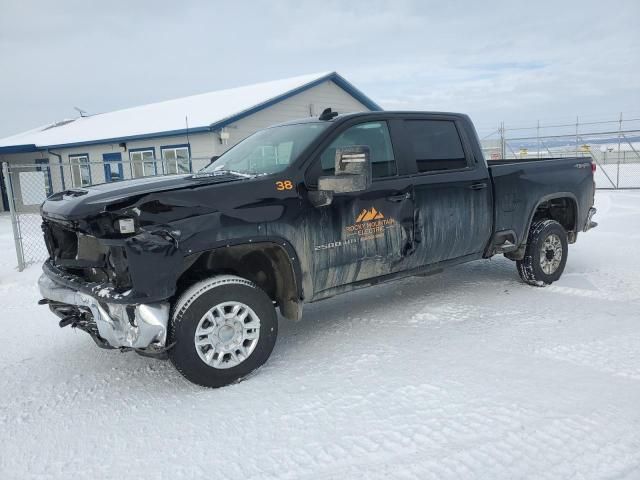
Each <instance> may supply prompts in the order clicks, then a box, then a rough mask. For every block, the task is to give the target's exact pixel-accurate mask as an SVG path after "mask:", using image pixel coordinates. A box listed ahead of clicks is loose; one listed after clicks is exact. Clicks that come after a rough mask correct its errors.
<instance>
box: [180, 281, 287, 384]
mask: <svg viewBox="0 0 640 480" xmlns="http://www.w3.org/2000/svg"><path fill="white" fill-rule="evenodd" d="M277 335H278V317H277V315H276V311H275V308H274V306H273V303H272V301H271V299H269V297H268V296H267V295H266V294H265V293H264V292H263V291H262V290H261V289H259V288H258V287H257V286H256V285H255V284H254V283H252V282H250V281H249V280H246V279H244V278H240V277H236V276H232V275H221V276H216V277H212V278H209V279H207V280H204V281H202V282H198V283H196V284H194V285H193V286H191V287H190V288H189V289H187V291H185V292H184V293H183V294H182V295H181V296H180V298H179V299H178V301H177V302H176V303H175V306H174V308H173V314H172V318H171V323H170V325H169V344H171V343H174V342H175V345H174V346H173V348H171V349H170V350H169V359H170V360H171V362H172V363H173V365H174V366H175V367H176V369H177V370H178V371H179V372H180V373H181V374H182V375H183V376H184V377H185V378H186V379H187V380H189V381H191V382H193V383H196V384H198V385H202V386H204V387H213V388H216V387H223V386H225V385H229V384H230V383H234V382H236V381H238V380H240V379H241V378H243V377H244V376H246V375H248V374H249V373H251V372H252V371H254V370H255V369H256V368H258V367H260V366H261V365H262V364H264V363H265V362H266V361H267V359H268V358H269V356H270V355H271V352H272V350H273V347H274V346H275V343H276V337H277Z"/></svg>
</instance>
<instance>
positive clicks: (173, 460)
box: [0, 192, 640, 480]
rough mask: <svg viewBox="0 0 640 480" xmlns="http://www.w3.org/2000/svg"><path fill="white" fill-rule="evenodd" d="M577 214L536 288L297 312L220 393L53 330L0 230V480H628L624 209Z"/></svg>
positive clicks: (630, 307) (637, 397) (637, 350)
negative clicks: (586, 221) (577, 229)
mask: <svg viewBox="0 0 640 480" xmlns="http://www.w3.org/2000/svg"><path fill="white" fill-rule="evenodd" d="M596 204H597V207H598V208H599V213H598V215H597V217H596V220H597V221H598V222H600V226H599V227H598V228H597V229H596V230H594V231H592V232H589V233H587V234H580V235H579V239H578V243H577V244H576V245H573V246H571V248H570V252H569V261H568V264H567V270H566V272H565V274H564V276H563V278H562V280H561V281H559V282H557V283H556V284H554V285H553V286H551V287H547V288H534V287H530V286H527V285H524V284H522V283H521V282H520V281H519V280H518V276H517V274H516V271H515V268H514V265H513V264H512V263H511V262H509V261H508V260H505V259H503V258H495V259H494V260H491V261H480V262H476V263H472V264H468V265H464V266H461V267H458V268H455V269H452V270H449V271H447V272H445V273H443V274H441V275H438V276H433V277H427V278H411V279H407V280H403V281H400V282H396V283H392V284H388V285H385V286H380V287H376V288H370V289H366V290H361V291H359V292H355V293H352V294H348V295H344V296H341V297H336V298H334V299H331V300H327V301H325V302H320V303H317V304H313V305H310V306H308V308H307V309H306V311H305V315H304V319H303V321H302V322H300V323H291V322H288V321H284V320H283V321H281V327H280V328H281V333H280V338H279V340H278V344H277V345H276V348H275V350H274V353H273V356H272V358H271V360H270V361H269V362H268V363H267V364H266V365H265V366H264V367H263V368H262V369H261V370H260V371H258V372H257V374H256V375H255V376H253V377H252V378H250V379H248V380H246V381H244V382H242V383H239V384H237V385H234V386H231V387H228V388H224V389H220V390H205V389H202V388H199V387H196V386H194V385H191V384H189V383H188V382H186V381H185V380H183V379H182V378H181V377H180V375H179V374H177V373H176V372H175V371H174V370H173V368H172V367H171V365H170V364H169V363H164V362H160V361H155V360H151V359H146V358H142V357H139V356H137V355H135V354H121V353H118V352H111V351H104V350H100V349H98V348H97V347H95V346H94V344H93V342H92V341H91V339H90V338H89V337H88V336H87V335H86V334H84V333H82V332H75V331H72V330H70V329H68V328H67V329H59V328H58V327H57V322H56V320H55V318H54V317H53V315H51V314H50V313H48V311H47V309H46V308H45V307H38V306H37V305H36V304H35V303H36V301H37V300H38V294H37V292H36V289H35V280H36V277H37V275H38V273H39V271H38V270H39V269H38V268H37V267H32V268H30V269H28V270H27V271H26V272H24V273H22V274H18V273H17V272H15V271H14V270H13V265H14V257H13V251H12V240H11V236H10V226H9V219H8V217H6V216H5V217H0V302H1V303H0V304H1V305H2V307H3V314H4V315H3V319H2V327H3V328H2V329H0V338H1V340H2V349H0V369H1V371H2V375H1V376H0V392H2V395H1V397H0V477H2V478H7V479H14V478H19V479H24V478H33V477H37V478H47V479H48V478H60V479H63V478H64V479H66V478H118V477H125V478H135V477H140V478H195V477H205V476H207V477H212V478H244V479H269V478H291V479H293V478H296V479H298V478H309V479H312V478H340V479H342V478H373V479H388V478H415V479H421V480H422V479H430V478H434V479H448V478H464V479H472V478H486V479H492V480H495V479H511V478H525V477H535V478H553V479H557V478H588V479H598V478H627V479H632V478H640V408H639V405H640V313H639V312H640V275H639V274H638V271H640V256H639V255H638V245H640V193H638V192H636V193H633V192H632V193H629V192H598V194H597V201H596Z"/></svg>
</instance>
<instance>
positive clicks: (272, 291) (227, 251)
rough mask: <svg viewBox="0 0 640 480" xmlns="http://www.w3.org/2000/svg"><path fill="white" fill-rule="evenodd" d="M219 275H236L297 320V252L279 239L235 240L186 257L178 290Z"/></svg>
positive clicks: (300, 291)
mask: <svg viewBox="0 0 640 480" xmlns="http://www.w3.org/2000/svg"><path fill="white" fill-rule="evenodd" d="M219 274H230V275H236V276H239V277H242V278H246V279H247V280H249V281H251V282H253V283H255V284H256V285H257V286H258V287H260V288H261V289H262V290H264V291H265V293H266V294H267V295H268V296H269V298H271V300H272V301H274V302H275V303H276V304H277V305H278V307H279V308H280V312H281V313H282V315H283V316H284V317H286V318H289V319H292V320H299V319H300V317H301V314H302V304H303V301H304V292H303V287H302V270H301V266H300V262H299V258H298V256H297V254H296V251H295V250H294V248H293V247H292V246H291V244H290V243H289V242H287V241H286V240H284V239H280V238H274V237H270V238H260V239H255V238H251V239H238V240H236V241H234V242H233V243H225V244H223V245H216V246H214V247H212V248H210V249H207V250H204V251H201V252H197V253H193V254H191V255H189V256H187V257H185V268H184V271H183V272H182V274H181V275H180V277H179V278H178V282H177V283H178V291H183V290H184V289H185V288H188V287H189V285H191V284H193V282H195V281H199V280H202V279H203V278H206V277H210V276H213V275H219Z"/></svg>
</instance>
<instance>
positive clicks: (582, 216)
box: [487, 156, 595, 245]
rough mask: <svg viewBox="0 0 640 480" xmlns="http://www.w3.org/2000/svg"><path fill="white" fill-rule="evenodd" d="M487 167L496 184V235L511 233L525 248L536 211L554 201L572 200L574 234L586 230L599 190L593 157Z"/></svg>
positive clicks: (517, 161) (519, 161) (501, 162)
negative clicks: (542, 205) (595, 178)
mask: <svg viewBox="0 0 640 480" xmlns="http://www.w3.org/2000/svg"><path fill="white" fill-rule="evenodd" d="M487 165H488V167H489V174H490V175H491V178H492V180H493V182H492V183H493V197H494V232H502V231H509V230H511V231H513V233H514V236H515V240H516V242H515V244H516V245H522V244H523V243H524V242H526V235H527V232H528V230H529V225H530V223H531V220H532V218H533V215H534V213H535V211H536V208H537V207H538V205H540V204H541V203H544V202H545V201H546V200H550V199H553V198H568V199H571V201H572V202H573V204H574V207H575V212H574V219H573V220H574V221H573V223H574V225H575V229H574V232H575V233H577V232H578V231H579V230H581V229H582V227H583V225H584V224H585V222H586V220H587V215H588V210H589V209H588V206H591V205H592V204H593V194H594V190H595V185H594V183H593V172H592V171H591V157H587V156H581V157H563V158H527V159H513V160H489V161H487Z"/></svg>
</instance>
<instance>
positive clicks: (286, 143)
mask: <svg viewBox="0 0 640 480" xmlns="http://www.w3.org/2000/svg"><path fill="white" fill-rule="evenodd" d="M328 126H329V122H310V123H298V124H295V125H283V126H281V127H272V128H268V129H266V130H261V131H259V132H257V133H254V134H253V135H251V136H250V137H248V138H246V139H245V140H243V141H242V142H240V143H239V144H237V145H236V146H235V147H233V148H231V149H230V150H229V151H227V152H225V153H224V154H223V155H222V156H221V157H220V158H218V159H217V160H215V161H214V162H213V163H211V164H210V165H208V166H207V167H205V168H204V169H202V170H200V172H198V174H207V173H210V174H215V173H216V172H219V173H224V172H230V173H236V174H242V175H251V176H253V175H268V174H271V173H277V172H280V171H282V170H284V169H285V168H287V167H288V166H289V165H291V164H292V163H293V162H295V161H296V160H297V158H298V156H299V155H300V154H301V153H302V151H303V150H304V149H305V148H307V147H308V146H309V144H311V142H312V141H313V140H315V139H316V138H317V137H318V135H320V134H321V133H322V132H323V131H325V130H326V128H327V127H328Z"/></svg>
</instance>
